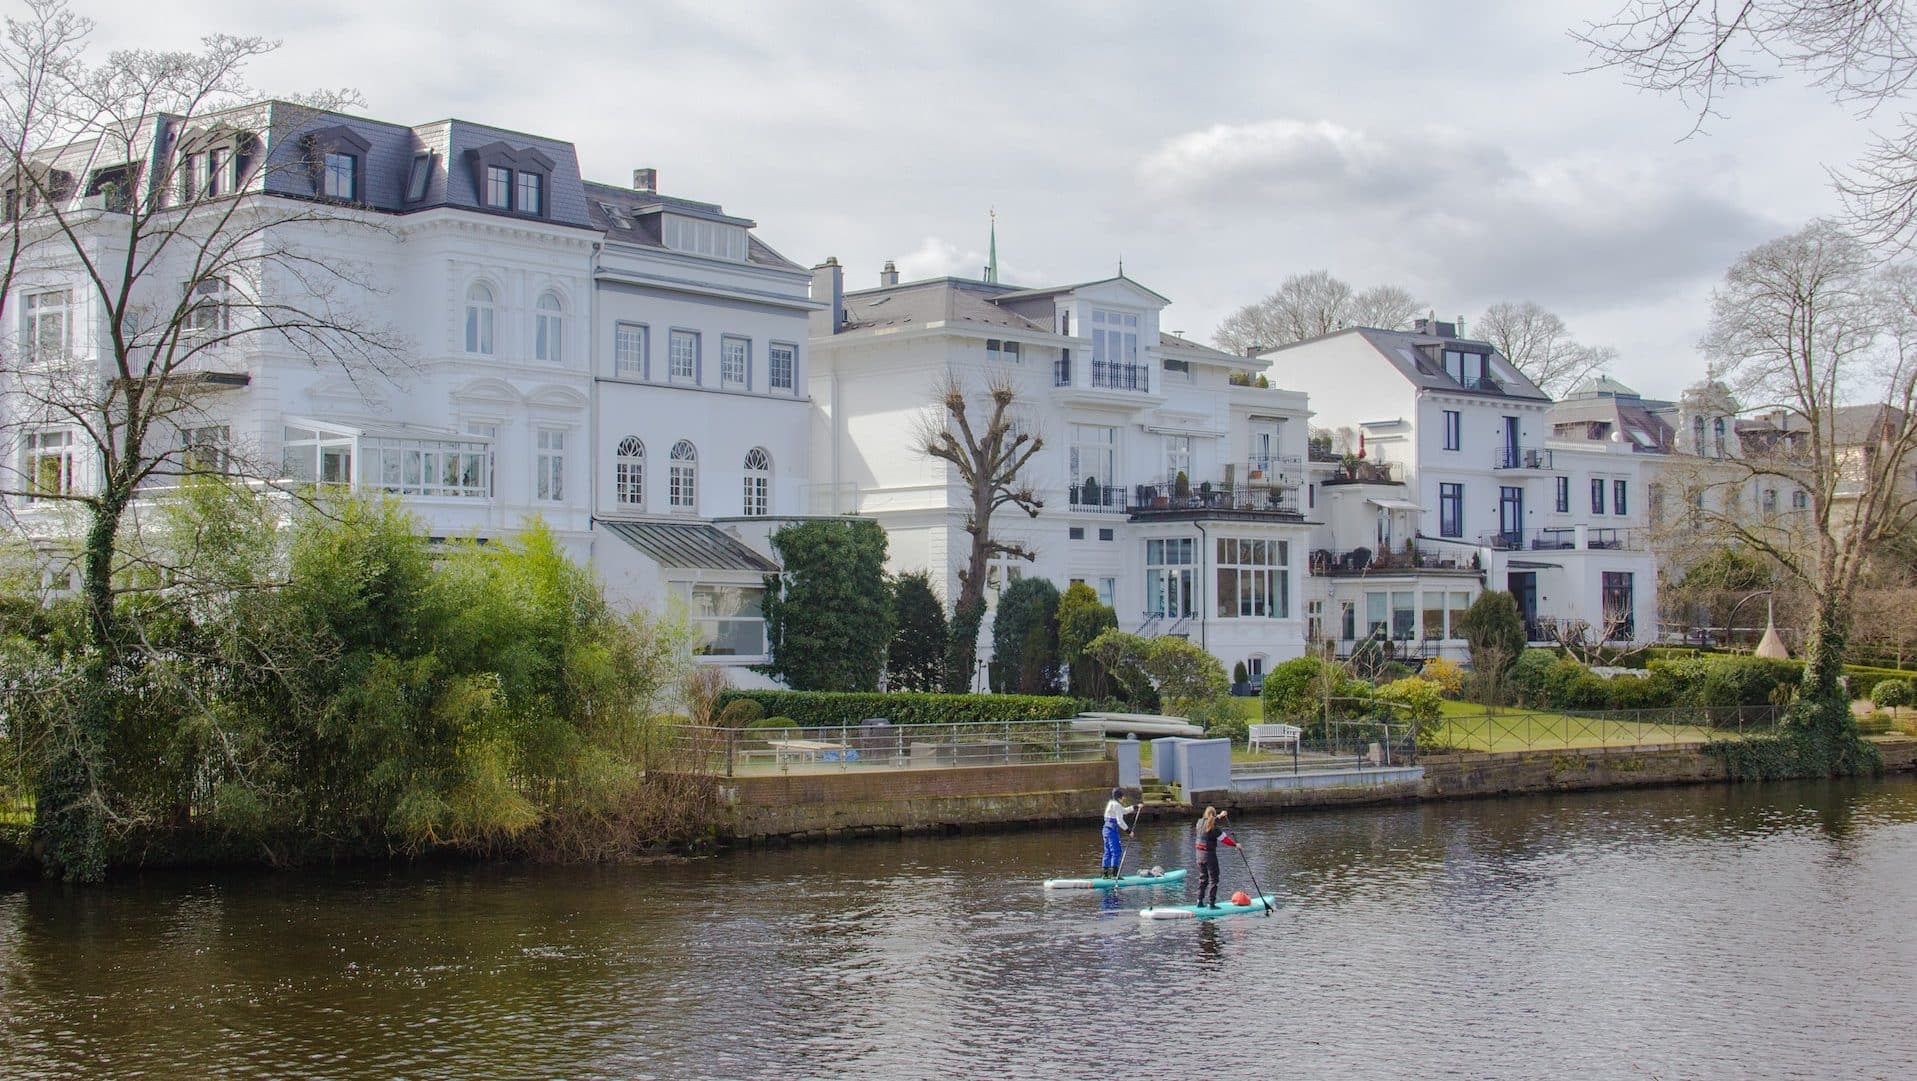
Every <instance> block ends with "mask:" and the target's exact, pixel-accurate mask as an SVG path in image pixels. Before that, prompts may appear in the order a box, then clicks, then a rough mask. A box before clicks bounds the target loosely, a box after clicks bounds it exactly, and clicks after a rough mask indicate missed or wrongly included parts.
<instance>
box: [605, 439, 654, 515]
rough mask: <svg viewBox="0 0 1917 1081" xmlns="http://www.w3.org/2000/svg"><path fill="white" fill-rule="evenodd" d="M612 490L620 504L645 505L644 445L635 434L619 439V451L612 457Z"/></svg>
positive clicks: (628, 505) (629, 505) (627, 505)
mask: <svg viewBox="0 0 1917 1081" xmlns="http://www.w3.org/2000/svg"><path fill="white" fill-rule="evenodd" d="M612 490H613V493H614V498H615V499H617V500H618V501H619V504H620V505H621V506H626V507H643V506H645V505H646V445H645V444H644V443H642V442H640V441H639V437H638V436H636V435H629V436H627V437H625V438H624V439H621V440H620V441H619V451H618V454H617V455H616V456H615V457H614V459H613V466H612Z"/></svg>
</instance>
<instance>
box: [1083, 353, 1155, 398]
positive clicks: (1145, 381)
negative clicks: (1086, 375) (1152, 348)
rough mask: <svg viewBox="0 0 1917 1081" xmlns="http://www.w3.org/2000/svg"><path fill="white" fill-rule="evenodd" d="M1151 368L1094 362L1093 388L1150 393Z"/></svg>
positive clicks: (1101, 361) (1109, 362) (1102, 361)
mask: <svg viewBox="0 0 1917 1081" xmlns="http://www.w3.org/2000/svg"><path fill="white" fill-rule="evenodd" d="M1151 372H1152V370H1151V367H1150V366H1149V365H1145V364H1114V363H1112V362H1111V361H1108V360H1094V361H1092V386H1094V387H1097V388H1100V389H1102V390H1136V391H1139V392H1141V393H1150V392H1151V389H1152V385H1151Z"/></svg>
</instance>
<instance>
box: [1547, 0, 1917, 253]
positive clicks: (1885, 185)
mask: <svg viewBox="0 0 1917 1081" xmlns="http://www.w3.org/2000/svg"><path fill="white" fill-rule="evenodd" d="M1572 36H1573V37H1574V38H1576V39H1577V40H1578V41H1580V42H1581V43H1583V44H1584V45H1585V46H1586V47H1587V48H1589V49H1590V51H1591V56H1592V59H1593V62H1594V66H1595V67H1597V68H1604V69H1615V70H1618V71H1621V72H1622V73H1623V74H1624V77H1625V79H1626V80H1627V81H1628V82H1629V83H1630V84H1631V85H1633V86H1636V87H1638V88H1640V89H1644V90H1650V91H1654V92H1657V93H1668V94H1675V95H1677V96H1678V97H1679V99H1680V100H1682V101H1683V102H1685V103H1686V104H1687V105H1688V106H1690V107H1691V109H1692V110H1693V120H1692V126H1691V133H1692V134H1696V133H1697V132H1699V131H1702V130H1704V128H1705V127H1706V126H1707V125H1708V124H1709V123H1710V122H1711V121H1712V120H1713V119H1716V118H1719V117H1721V116H1722V115H1723V112H1722V103H1723V99H1724V97H1725V95H1727V94H1728V93H1730V92H1732V91H1734V90H1738V89H1741V88H1746V87H1751V86H1757V85H1760V84H1763V83H1767V82H1771V81H1773V80H1775V79H1777V78H1779V77H1781V76H1784V75H1795V76H1797V77H1799V78H1801V79H1803V80H1804V81H1805V82H1806V83H1808V84H1809V85H1810V86H1812V87H1815V88H1817V89H1820V90H1823V91H1825V92H1826V93H1828V94H1829V95H1830V96H1831V98H1832V99H1833V100H1834V101H1836V102H1838V103H1840V104H1843V105H1846V106H1849V107H1851V108H1853V109H1854V110H1855V111H1856V113H1857V115H1858V117H1859V119H1860V120H1861V121H1865V122H1868V121H1870V120H1871V119H1872V118H1874V117H1875V115H1876V114H1877V112H1878V110H1879V109H1882V108H1883V107H1885V106H1890V107H1891V110H1892V111H1893V112H1894V113H1895V117H1896V119H1895V121H1894V122H1893V123H1892V124H1890V125H1887V128H1888V130H1886V131H1880V132H1878V133H1877V134H1876V135H1875V136H1874V137H1873V139H1872V142H1871V145H1870V148H1869V149H1868V150H1867V151H1866V152H1865V154H1864V156H1863V157H1862V158H1861V159H1860V160H1858V161H1857V162H1854V163H1852V164H1851V165H1850V166H1849V167H1848V168H1847V169H1845V170H1842V171H1839V172H1837V173H1836V174H1835V180H1836V186H1837V189H1838V192H1839V194H1840V195H1841V196H1842V197H1843V199H1844V202H1845V204H1846V207H1847V208H1848V210H1849V212H1850V215H1851V217H1852V221H1851V222H1850V224H1851V226H1852V228H1853V229H1854V230H1855V231H1857V232H1858V233H1859V235H1861V236H1864V237H1867V238H1869V239H1872V240H1877V241H1884V242H1888V243H1890V244H1892V245H1895V246H1896V247H1899V248H1905V247H1908V246H1909V245H1910V243H1911V241H1912V240H1913V238H1917V116H1913V114H1912V113H1910V112H1907V111H1903V110H1901V109H1899V108H1898V103H1899V102H1901V101H1903V100H1904V99H1905V98H1906V96H1907V95H1908V94H1909V93H1910V91H1911V89H1912V87H1913V85H1914V84H1917V19H1914V18H1913V14H1912V12H1911V11H1910V9H1909V6H1908V5H1907V4H1904V3H1901V2H1895V0H1893V2H1884V3H1874V2H1873V3H1860V2H1857V0H1732V2H1725V3H1719V2H1716V0H1713V2H1710V3H1701V2H1699V0H1629V2H1627V3H1626V4H1624V6H1623V7H1622V8H1621V9H1620V10H1619V11H1618V12H1617V14H1615V15H1614V16H1612V17H1611V18H1610V19H1608V20H1605V21H1603V22H1593V23H1588V24H1586V25H1585V26H1584V27H1583V28H1582V29H1581V30H1579V31H1575V32H1574V33H1573V35H1572Z"/></svg>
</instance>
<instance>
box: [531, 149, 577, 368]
mask: <svg viewBox="0 0 1917 1081" xmlns="http://www.w3.org/2000/svg"><path fill="white" fill-rule="evenodd" d="M520 175H522V176H524V175H527V174H523V173H522V174H520ZM565 332H566V309H565V308H564V307H563V306H562V305H561V304H560V303H559V297H558V296H557V295H555V294H553V293H541V294H539V302H538V304H536V305H535V306H534V310H533V358H534V359H536V360H543V361H545V362H546V363H548V364H558V363H561V361H562V359H563V358H564V356H565V353H564V341H565Z"/></svg>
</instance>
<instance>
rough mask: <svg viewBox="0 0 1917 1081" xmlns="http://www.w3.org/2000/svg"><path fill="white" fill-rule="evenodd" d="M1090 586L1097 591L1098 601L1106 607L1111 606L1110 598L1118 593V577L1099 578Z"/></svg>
mask: <svg viewBox="0 0 1917 1081" xmlns="http://www.w3.org/2000/svg"><path fill="white" fill-rule="evenodd" d="M1092 588H1093V589H1094V590H1096V591H1097V592H1098V603H1100V604H1102V605H1104V606H1105V607H1107V608H1110V607H1111V606H1112V598H1113V597H1115V596H1117V595H1118V579H1116V578H1100V579H1099V580H1098V581H1097V582H1095V583H1093V586H1092Z"/></svg>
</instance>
